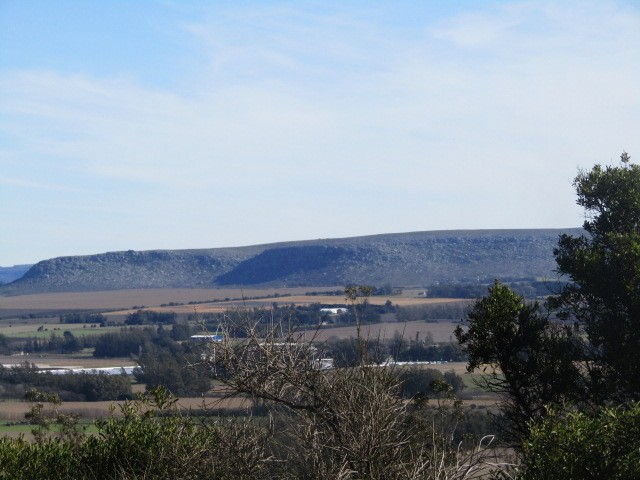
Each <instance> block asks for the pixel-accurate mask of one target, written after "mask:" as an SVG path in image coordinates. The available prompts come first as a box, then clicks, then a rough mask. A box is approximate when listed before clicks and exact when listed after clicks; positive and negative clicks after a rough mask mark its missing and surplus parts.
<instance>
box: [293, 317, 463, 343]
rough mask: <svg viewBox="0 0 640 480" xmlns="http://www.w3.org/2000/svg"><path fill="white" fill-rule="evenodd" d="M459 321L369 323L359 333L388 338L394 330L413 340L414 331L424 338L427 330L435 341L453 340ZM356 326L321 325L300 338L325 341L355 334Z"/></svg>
mask: <svg viewBox="0 0 640 480" xmlns="http://www.w3.org/2000/svg"><path fill="white" fill-rule="evenodd" d="M458 325H459V322H448V321H442V322H435V323H427V322H424V321H421V320H417V321H414V322H406V323H402V322H391V323H374V324H371V325H363V326H362V327H361V335H362V336H363V337H365V338H370V339H378V338H379V339H380V340H389V339H392V338H393V337H394V335H395V334H396V332H397V333H398V334H399V335H402V337H403V338H404V339H405V340H407V341H408V340H414V339H415V338H416V333H418V335H419V336H418V338H419V339H421V340H424V339H425V338H426V335H427V333H428V332H431V334H432V335H433V340H434V341H436V342H449V341H453V340H454V337H453V331H454V329H455V328H456V326H458ZM356 331H357V330H356V327H355V326H349V327H321V328H320V329H319V330H311V331H308V332H305V333H304V335H303V336H302V338H301V339H307V340H310V339H312V338H313V339H315V340H317V341H320V342H322V341H325V340H327V339H329V338H331V337H336V338H339V339H342V338H349V337H355V336H356Z"/></svg>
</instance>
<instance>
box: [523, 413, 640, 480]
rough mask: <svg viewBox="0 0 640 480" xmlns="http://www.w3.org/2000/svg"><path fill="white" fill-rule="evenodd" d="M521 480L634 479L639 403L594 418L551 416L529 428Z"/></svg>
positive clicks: (639, 474) (639, 453)
mask: <svg viewBox="0 0 640 480" xmlns="http://www.w3.org/2000/svg"><path fill="white" fill-rule="evenodd" d="M523 463H524V467H523V472H522V475H521V477H520V478H521V479H522V480H542V479H544V480H554V479H558V480H565V479H568V478H579V479H582V480H590V479H593V480H600V479H607V480H636V479H638V478H640V403H634V404H632V406H631V408H629V409H622V408H620V407H616V408H610V407H605V408H602V409H601V410H600V411H599V412H597V413H596V414H594V415H590V414H588V413H583V412H577V411H571V412H569V413H566V414H561V413H554V412H551V413H550V414H549V416H547V418H545V420H544V421H543V422H541V423H540V424H539V425H535V426H533V427H532V428H531V434H530V437H529V439H528V440H527V441H526V442H525V445H524V462H523Z"/></svg>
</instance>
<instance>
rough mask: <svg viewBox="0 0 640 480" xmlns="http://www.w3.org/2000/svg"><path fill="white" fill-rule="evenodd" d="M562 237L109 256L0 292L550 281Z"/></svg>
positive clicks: (497, 233)
mask: <svg viewBox="0 0 640 480" xmlns="http://www.w3.org/2000/svg"><path fill="white" fill-rule="evenodd" d="M561 233H570V234H573V235H579V234H580V233H582V230H581V229H563V230H559V229H538V230H457V231H432V232H412V233H396V234H383V235H371V236H363V237H352V238H339V239H322V240H306V241H297V242H283V243H275V244H267V245H255V246H248V247H235V248H214V249H198V250H150V251H143V252H137V251H132V250H129V251H124V252H109V253H102V254H97V255H86V256H75V257H59V258H54V259H50V260H44V261H41V262H39V263H37V264H36V265H34V266H32V267H31V268H30V269H29V270H28V271H27V272H26V273H25V274H24V276H23V277H21V278H19V279H18V280H15V281H14V282H12V283H9V284H7V285H4V286H2V287H0V294H3V295H17V294H26V293H36V292H64V291H100V290H121V289H134V288H211V287H217V286H223V285H224V286H249V285H251V286H256V285H261V286H284V285H286V286H289V287H292V286H310V285H313V286H333V285H346V284H350V283H357V284H371V285H383V284H387V283H388V284H391V285H394V286H418V285H429V284H433V283H436V282H464V281H475V280H477V279H478V278H494V277H499V278H524V277H548V278H554V277H555V274H554V268H555V262H554V258H553V249H554V247H555V246H556V245H557V242H558V236H559V235H560V234H561Z"/></svg>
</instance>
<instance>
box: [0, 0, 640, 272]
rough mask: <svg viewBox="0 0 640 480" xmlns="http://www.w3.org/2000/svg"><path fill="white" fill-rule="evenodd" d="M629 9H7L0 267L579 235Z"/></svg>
mask: <svg viewBox="0 0 640 480" xmlns="http://www.w3.org/2000/svg"><path fill="white" fill-rule="evenodd" d="M639 79H640V3H638V2H632V1H630V2H623V1H620V2H605V1H598V2H595V1H594V2H589V1H575V2H570V1H567V2H551V1H550V2H537V1H536V2H530V1H526V2H471V1H470V2H458V1H456V2H417V1H416V2H406V1H405V2H402V1H394V2H391V1H389V2H374V1H367V2H364V1H363V2H337V1H336V2H331V1H323V2H301V1H298V2H250V1H246V2H209V1H206V2H205V1H200V2H196V1H193V2H189V1H168V0H167V1H136V2H131V1H124V0H121V1H116V0H110V1H63V0H59V1H47V0H42V1H32V0H22V1H10V0H0V211H1V214H0V265H3V266H9V265H13V264H19V263H33V262H36V261H38V260H42V259H46V258H51V257H57V256H65V255H82V254H91V253H99V252H105V251H114V250H128V249H134V250H149V249H165V248H166V249H180V248H208V247H224V246H239V245H249V244H258V243H268V242H276V241H285V240H300V239H313V238H330V237H346V236H356V235H367V234H377V233H392V232H406V231H418V230H442V229H483V228H560V227H575V226H579V225H580V224H581V223H582V221H583V216H582V212H581V210H580V209H579V208H578V207H577V206H576V205H575V197H574V192H573V189H572V186H571V181H572V179H573V177H575V175H576V173H577V171H578V169H579V168H590V167H591V166H592V165H594V164H595V163H604V164H607V163H616V162H617V159H618V157H619V155H620V153H621V151H622V150H623V149H624V150H626V151H628V152H629V153H630V154H631V157H632V160H640V136H639V135H638V132H640V81H639Z"/></svg>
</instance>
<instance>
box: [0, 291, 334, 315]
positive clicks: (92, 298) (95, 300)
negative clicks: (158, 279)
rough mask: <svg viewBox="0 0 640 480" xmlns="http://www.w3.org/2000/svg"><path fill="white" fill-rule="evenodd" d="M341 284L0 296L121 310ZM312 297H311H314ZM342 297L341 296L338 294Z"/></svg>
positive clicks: (47, 305)
mask: <svg viewBox="0 0 640 480" xmlns="http://www.w3.org/2000/svg"><path fill="white" fill-rule="evenodd" d="M341 288H342V287H306V288H303V287H300V288H265V289H251V288H250V289H238V288H207V289H205V288H193V289H189V288H153V289H137V290H109V291H102V292H61V293H35V294H31V295H15V296H9V297H2V296H0V313H1V312H2V310H30V309H31V310H34V311H37V310H66V309H68V310H74V309H87V310H119V309H128V308H131V307H133V306H134V305H146V306H158V305H160V304H162V303H169V302H176V303H188V302H204V301H207V300H224V299H225V298H242V297H245V298H246V297H257V296H267V295H275V294H278V295H301V294H302V295H304V293H305V292H308V291H313V292H325V291H333V290H340V289H341ZM305 298H308V297H305ZM311 298H312V297H311ZM333 298H336V297H333ZM337 298H339V297H337Z"/></svg>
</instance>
